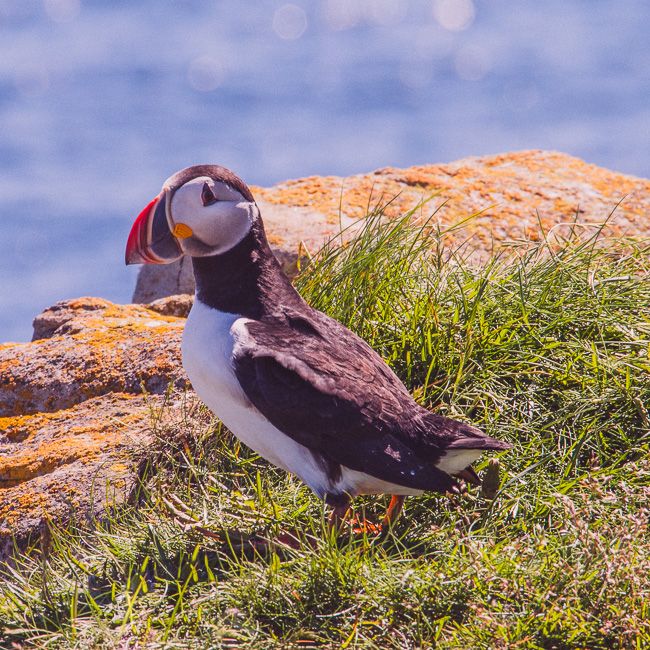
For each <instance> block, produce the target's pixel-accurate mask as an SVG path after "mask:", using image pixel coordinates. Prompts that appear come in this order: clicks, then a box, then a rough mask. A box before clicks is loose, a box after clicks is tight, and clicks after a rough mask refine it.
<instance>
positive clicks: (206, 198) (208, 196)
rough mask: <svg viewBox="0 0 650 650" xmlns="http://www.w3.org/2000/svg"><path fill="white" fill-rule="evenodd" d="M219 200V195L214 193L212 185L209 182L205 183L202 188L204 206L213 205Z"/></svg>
mask: <svg viewBox="0 0 650 650" xmlns="http://www.w3.org/2000/svg"><path fill="white" fill-rule="evenodd" d="M216 202H217V197H216V196H215V195H214V193H213V192H212V190H211V189H210V186H209V185H208V184H207V183H203V189H202V190H201V203H203V206H204V207H205V206H206V205H212V204H213V203H216Z"/></svg>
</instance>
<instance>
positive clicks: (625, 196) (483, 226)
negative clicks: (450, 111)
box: [133, 151, 650, 303]
mask: <svg viewBox="0 0 650 650" xmlns="http://www.w3.org/2000/svg"><path fill="white" fill-rule="evenodd" d="M252 190H253V194H254V195H255V198H256V200H257V203H258V205H259V206H260V210H261V212H262V217H263V219H264V222H265V224H266V230H267V234H268V236H269V241H270V243H271V246H272V247H273V250H274V252H275V254H276V256H278V257H279V258H281V260H282V262H283V263H284V264H285V266H286V267H287V268H288V269H289V270H291V268H292V265H293V264H294V263H295V260H296V258H297V256H298V251H299V248H300V245H301V242H302V244H303V245H305V246H306V248H307V249H308V250H310V251H312V252H314V251H316V250H318V249H319V248H320V247H321V246H322V244H323V243H325V241H327V240H328V239H329V238H331V237H332V236H334V235H336V234H337V233H338V232H339V229H340V225H342V226H343V227H347V226H349V225H350V224H352V223H354V222H355V221H357V220H358V219H361V218H362V217H364V216H365V215H366V214H367V212H368V208H369V207H370V208H373V207H375V206H377V205H383V204H386V203H387V202H389V201H390V205H388V206H387V207H386V214H387V215H389V216H395V215H398V214H403V213H404V212H405V211H408V210H410V209H412V208H414V207H415V206H417V205H418V203H419V202H421V201H422V200H426V199H430V198H431V197H434V198H433V200H431V201H430V202H429V203H427V205H426V206H423V207H422V208H421V209H418V210H416V215H415V216H419V215H420V214H421V215H422V216H425V217H428V216H429V215H431V214H432V213H433V212H434V211H435V217H434V219H435V222H436V223H438V224H439V225H440V226H441V227H442V228H448V227H450V226H452V225H454V224H456V223H458V222H459V221H460V220H462V219H464V218H466V217H469V216H470V215H473V214H475V215H476V216H475V217H474V218H473V219H471V220H470V221H469V222H468V223H467V224H466V225H465V226H464V227H463V229H462V232H461V233H460V235H461V236H462V238H463V239H465V238H467V237H470V238H471V240H470V245H471V246H472V247H473V248H474V249H475V250H477V251H491V250H492V249H493V248H494V246H495V245H497V246H498V245H499V244H500V243H502V242H505V241H512V240H519V239H533V240H535V239H538V238H540V237H541V236H542V232H541V230H540V224H541V226H542V227H543V229H544V231H545V232H547V233H548V232H551V231H552V229H557V228H558V227H560V224H563V223H570V222H572V221H573V220H574V219H576V220H577V222H578V223H582V224H590V223H591V224H593V223H602V222H603V221H604V220H605V219H606V218H607V217H608V215H609V214H610V213H611V212H612V211H614V214H613V217H612V219H611V221H610V225H609V228H608V232H609V233H611V234H612V235H630V236H639V235H642V236H647V235H648V234H649V233H650V225H648V224H649V222H648V220H647V218H646V215H647V214H648V213H650V181H648V180H644V179H640V178H635V177H632V176H627V175H624V174H618V173H616V172H612V171H610V170H607V169H603V168H601V167H597V166H596V165H590V164H587V163H585V162H583V161H582V160H579V159H578V158H574V157H572V156H568V155H566V154H562V153H557V152H552V151H521V152H517V153H507V154H502V155H497V156H484V157H480V158H465V159H463V160H459V161H457V162H453V163H449V164H441V165H421V166H417V167H409V168H407V169H396V168H393V167H386V168H383V169H378V170H376V171H374V172H370V173H367V174H359V175H356V176H349V177H347V178H342V177H340V176H324V177H322V176H311V177H308V178H302V179H298V180H291V181H286V182H284V183H279V184H278V185H275V186H273V187H270V188H262V187H253V188H252ZM619 202H621V203H620V205H618V204H619ZM617 206H618V207H617ZM477 213H480V214H477ZM450 239H451V240H452V241H453V235H452V237H450ZM192 291H193V280H192V276H191V273H190V269H189V268H188V266H187V265H185V266H183V267H182V268H180V269H179V266H178V265H177V264H175V265H170V266H169V267H164V266H148V265H145V266H144V267H143V268H142V270H141V271H140V276H139V278H138V283H137V286H136V291H135V294H134V296H133V301H134V302H143V303H144V302H149V301H151V300H153V299H154V298H159V297H163V296H165V295H170V294H175V293H190V292H192Z"/></svg>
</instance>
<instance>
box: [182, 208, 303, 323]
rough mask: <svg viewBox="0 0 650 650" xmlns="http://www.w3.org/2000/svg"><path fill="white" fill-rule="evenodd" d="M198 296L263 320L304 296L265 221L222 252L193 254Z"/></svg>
mask: <svg viewBox="0 0 650 650" xmlns="http://www.w3.org/2000/svg"><path fill="white" fill-rule="evenodd" d="M192 265H193V267H194V280H195V283H196V297H197V299H198V300H200V301H201V302H202V303H204V304H205V305H207V306H208V307H212V308H214V309H218V310H219V311H225V312H229V313H231V314H240V315H241V316H245V317H246V318H253V319H255V320H261V319H263V318H264V317H269V316H273V315H274V314H278V313H279V311H280V308H281V306H283V305H284V306H298V305H299V304H302V298H300V296H299V295H298V293H297V292H296V290H295V289H294V288H293V287H292V286H291V283H290V282H289V279H288V278H287V276H286V275H285V274H284V273H283V271H282V269H281V268H280V264H279V263H278V261H277V260H276V259H275V256H274V255H273V253H272V251H271V248H270V246H269V244H268V242H267V240H266V235H265V233H264V227H263V226H262V223H261V221H259V220H258V221H256V222H255V223H254V224H253V226H252V227H251V229H250V231H249V233H248V234H247V235H246V237H244V239H242V240H241V241H240V242H239V243H238V244H237V245H236V246H235V247H233V248H231V249H230V250H229V251H226V252H225V253H222V254H221V255H213V256H211V257H193V258H192Z"/></svg>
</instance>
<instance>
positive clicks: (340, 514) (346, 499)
mask: <svg viewBox="0 0 650 650" xmlns="http://www.w3.org/2000/svg"><path fill="white" fill-rule="evenodd" d="M350 500H351V499H350V495H349V494H342V495H340V496H337V498H336V503H334V504H332V505H333V509H332V513H331V514H330V517H329V527H330V528H333V529H334V530H339V528H340V527H341V525H342V524H343V522H344V521H345V517H346V515H347V514H348V510H350Z"/></svg>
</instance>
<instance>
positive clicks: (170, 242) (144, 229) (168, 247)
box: [125, 192, 183, 264]
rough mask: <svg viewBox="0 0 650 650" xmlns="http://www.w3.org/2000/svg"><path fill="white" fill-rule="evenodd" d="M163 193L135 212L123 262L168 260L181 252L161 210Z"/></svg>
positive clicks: (163, 206)
mask: <svg viewBox="0 0 650 650" xmlns="http://www.w3.org/2000/svg"><path fill="white" fill-rule="evenodd" d="M165 202H166V193H165V192H162V193H161V194H159V195H158V196H157V197H156V198H155V199H154V200H153V201H151V203H149V205H147V207H146V208H145V209H144V210H143V211H142V212H141V213H140V214H139V215H138V218H137V219H136V220H135V221H134V223H133V226H132V227H131V232H130V233H129V240H128V241H127V244H126V255H125V259H126V263H127V264H169V263H170V262H174V261H176V260H177V259H178V258H180V257H181V256H182V255H183V253H182V251H181V249H180V247H179V245H178V240H177V239H176V237H174V235H172V233H171V231H170V230H169V225H168V224H167V215H166V213H165Z"/></svg>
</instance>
